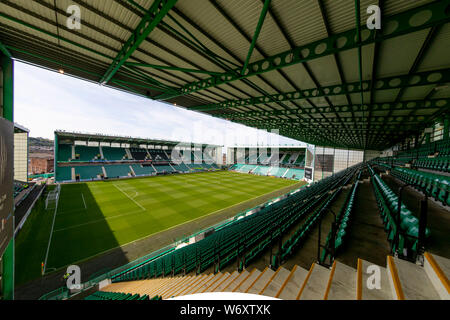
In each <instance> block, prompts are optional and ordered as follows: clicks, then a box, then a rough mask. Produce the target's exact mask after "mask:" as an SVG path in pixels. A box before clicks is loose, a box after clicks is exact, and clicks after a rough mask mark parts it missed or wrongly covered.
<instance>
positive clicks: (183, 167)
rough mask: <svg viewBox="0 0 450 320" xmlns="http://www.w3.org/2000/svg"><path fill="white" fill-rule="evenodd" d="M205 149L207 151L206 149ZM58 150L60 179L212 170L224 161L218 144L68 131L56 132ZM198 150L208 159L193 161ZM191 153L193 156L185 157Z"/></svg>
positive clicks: (56, 162) (124, 176)
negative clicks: (187, 142)
mask: <svg viewBox="0 0 450 320" xmlns="http://www.w3.org/2000/svg"><path fill="white" fill-rule="evenodd" d="M206 148H208V149H207V150H208V152H204V150H205V149H206ZM55 150H56V151H55V154H56V157H55V178H56V181H57V182H73V181H92V180H102V179H118V178H129V177H143V176H152V175H159V174H171V173H189V172H202V171H211V170H218V169H219V167H220V166H221V163H222V162H221V161H222V159H221V157H220V155H221V153H222V151H221V147H220V146H218V145H197V144H195V145H194V144H192V145H191V144H186V143H181V142H177V141H161V140H154V139H153V140H152V139H141V138H131V137H114V136H105V135H99V134H92V135H91V134H84V133H75V132H65V131H56V132H55ZM211 150H212V153H213V154H212V155H210V154H209V153H210V152H211ZM199 151H200V154H203V153H204V154H205V158H204V159H200V160H199V161H194V160H195V159H196V158H194V153H196V152H199ZM188 153H189V154H191V156H189V157H188V158H187V159H185V158H183V157H185V154H188ZM172 155H174V157H175V158H174V159H172ZM201 157H203V156H201ZM191 160H192V161H191ZM192 162H193V163H192Z"/></svg>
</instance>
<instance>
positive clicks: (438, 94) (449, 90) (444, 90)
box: [433, 83, 450, 99]
mask: <svg viewBox="0 0 450 320" xmlns="http://www.w3.org/2000/svg"><path fill="white" fill-rule="evenodd" d="M433 98H434V99H438V98H450V83H445V84H444V85H443V86H441V88H439V89H438V90H435V92H434V94H433Z"/></svg>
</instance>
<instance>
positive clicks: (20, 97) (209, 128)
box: [14, 61, 301, 146]
mask: <svg viewBox="0 0 450 320" xmlns="http://www.w3.org/2000/svg"><path fill="white" fill-rule="evenodd" d="M14 67H15V74H14V81H15V83H14V85H15V86H14V99H15V100H14V121H15V122H16V123H18V124H20V125H23V126H25V127H26V128H28V129H29V130H30V136H32V137H45V138H51V139H53V132H54V131H55V130H56V129H61V130H66V131H81V132H89V133H102V134H114V135H125V136H132V137H143V138H155V139H168V140H176V141H185V142H198V143H211V144H218V145H224V146H231V145H236V144H239V145H243V144H246V145H247V144H251V145H254V144H256V142H257V141H259V142H260V144H261V143H262V144H266V143H267V144H274V145H277V144H282V145H284V144H296V145H298V144H301V143H300V142H298V141H296V140H292V139H288V138H284V137H281V136H278V135H274V134H267V133H266V132H265V131H263V130H257V129H254V128H249V127H246V126H243V125H240V124H236V123H232V122H230V121H226V120H222V119H217V118H214V117H211V116H208V115H205V114H201V113H198V112H193V111H188V110H185V109H183V108H179V107H175V106H173V105H169V104H165V103H161V102H158V101H152V100H150V99H146V98H143V97H139V96H136V95H132V94H128V93H125V92H121V91H119V90H114V89H110V88H107V87H104V86H100V85H98V84H95V83H91V82H88V81H83V80H79V79H76V78H74V77H70V76H68V75H62V74H59V73H57V72H52V71H48V70H45V69H42V68H37V67H34V66H31V65H28V64H24V63H21V62H18V61H16V62H15V66H14Z"/></svg>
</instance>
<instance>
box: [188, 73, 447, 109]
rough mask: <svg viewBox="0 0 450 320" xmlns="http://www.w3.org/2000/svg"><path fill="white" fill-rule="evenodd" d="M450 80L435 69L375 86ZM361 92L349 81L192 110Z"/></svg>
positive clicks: (364, 83) (366, 88) (365, 88)
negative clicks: (343, 83)
mask: <svg viewBox="0 0 450 320" xmlns="http://www.w3.org/2000/svg"><path fill="white" fill-rule="evenodd" d="M449 81H450V69H442V70H434V71H427V72H418V73H415V74H410V75H401V76H393V77H387V78H381V79H378V80H377V81H376V82H375V84H374V86H375V89H376V90H387V89H398V88H402V87H411V86H424V85H429V84H435V83H438V82H439V83H440V82H449ZM370 85H371V82H370V81H367V80H366V81H362V91H370ZM359 92H361V89H360V83H359V81H356V82H352V83H348V84H345V85H333V86H327V87H322V88H321V90H320V89H318V88H311V89H305V90H300V91H292V92H287V93H281V94H273V95H271V98H272V99H270V98H269V97H265V96H260V97H252V98H247V99H238V100H225V101H222V102H220V103H217V104H208V105H203V106H195V107H192V108H190V110H199V111H210V110H222V109H227V108H233V107H241V106H247V105H255V104H261V103H268V102H271V100H274V101H291V100H299V99H308V98H317V97H325V96H337V95H343V94H349V93H359Z"/></svg>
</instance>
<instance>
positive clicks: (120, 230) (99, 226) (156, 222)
mask: <svg viewBox="0 0 450 320" xmlns="http://www.w3.org/2000/svg"><path fill="white" fill-rule="evenodd" d="M295 183H298V181H291V180H285V179H279V178H272V177H264V176H254V175H249V174H240V173H235V172H229V171H218V172H212V173H196V174H184V175H170V176H158V177H149V178H140V179H126V180H114V181H107V182H106V181H98V182H88V183H76V184H66V185H62V188H61V195H60V198H59V204H58V208H57V211H56V216H55V223H54V228H53V233H52V237H51V242H50V246H49V250H48V259H47V272H49V271H51V270H54V269H58V268H61V267H63V266H66V265H68V264H71V263H75V262H77V261H80V260H83V259H86V258H89V257H92V256H95V255H97V254H99V253H101V252H104V251H106V250H109V249H112V248H115V247H118V246H122V245H124V244H127V243H129V242H132V241H134V240H137V239H140V238H144V237H146V236H149V235H152V234H155V233H157V232H160V231H163V230H167V229H169V228H171V227H174V226H176V225H179V224H183V223H185V222H188V221H192V220H194V219H197V218H200V217H203V216H205V215H209V214H213V213H215V212H216V211H219V210H222V209H224V208H228V207H231V206H234V205H236V204H238V203H241V202H244V201H247V200H250V199H253V198H256V197H259V196H261V195H264V194H267V193H269V192H273V191H275V190H278V189H281V188H284V187H287V186H289V185H292V184H295ZM49 211H50V210H45V209H43V208H40V213H39V214H41V215H42V217H41V218H40V219H36V218H35V219H33V217H32V216H33V215H32V216H30V223H29V222H28V221H27V223H26V225H25V226H24V230H23V231H21V233H20V234H19V239H18V240H17V242H18V243H16V248H17V249H16V255H18V260H25V261H17V262H18V263H21V264H22V263H23V264H24V265H25V266H28V267H24V268H31V266H30V265H31V264H32V265H33V272H31V274H34V277H38V276H39V274H40V264H41V261H44V257H45V252H46V251H47V247H48V239H49V235H50V229H51V224H52V221H53V211H54V210H51V211H52V212H49ZM38 227H40V228H41V229H40V230H39V229H38ZM22 234H23V235H24V236H26V237H27V238H25V239H23V238H24V237H22ZM33 235H34V237H33ZM36 247H37V248H36ZM30 251H31V252H34V254H33V255H32V257H30V258H29V257H28V254H29V252H30ZM29 259H33V260H34V261H26V260H29ZM16 271H17V272H19V271H18V270H16ZM22 272H25V273H26V270H21V271H20V273H22ZM31 274H30V275H29V276H31ZM36 274H37V275H36ZM27 278H28V276H27ZM24 280H25V279H23V281H24Z"/></svg>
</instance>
